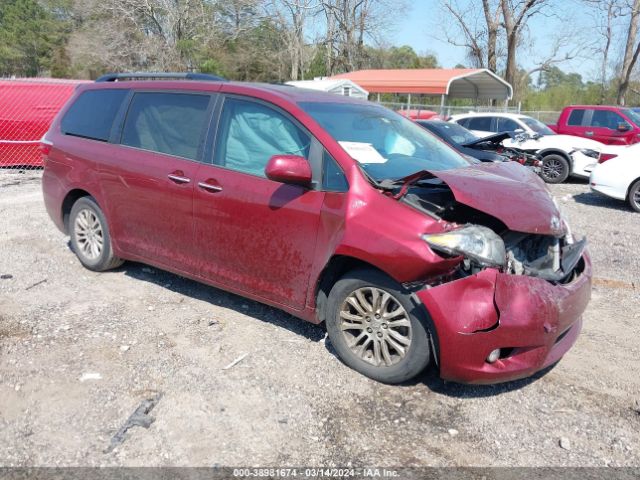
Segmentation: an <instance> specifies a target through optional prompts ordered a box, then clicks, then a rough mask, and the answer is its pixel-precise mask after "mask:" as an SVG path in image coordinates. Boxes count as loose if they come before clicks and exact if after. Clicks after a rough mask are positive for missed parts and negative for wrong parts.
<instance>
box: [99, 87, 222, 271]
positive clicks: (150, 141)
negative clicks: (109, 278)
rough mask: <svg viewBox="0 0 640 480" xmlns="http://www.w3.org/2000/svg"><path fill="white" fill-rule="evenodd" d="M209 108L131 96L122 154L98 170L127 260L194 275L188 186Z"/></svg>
mask: <svg viewBox="0 0 640 480" xmlns="http://www.w3.org/2000/svg"><path fill="white" fill-rule="evenodd" d="M212 104H213V96H212V95H210V94H208V93H197V92H189V93H187V92H166V91H157V90H156V91H137V92H134V93H132V98H131V101H130V104H129V106H128V109H127V111H126V113H124V114H123V115H122V119H121V123H122V131H121V133H120V135H119V143H120V145H121V146H120V148H118V151H117V154H116V155H115V156H114V158H113V160H112V161H111V162H109V163H105V164H103V165H102V166H101V169H100V175H101V182H102V184H103V190H104V192H105V194H106V195H107V198H108V205H109V216H110V218H111V219H112V223H113V226H112V229H113V232H114V237H115V238H116V241H117V243H118V245H119V246H120V248H121V249H123V250H124V251H125V252H126V253H127V254H129V255H132V256H136V257H140V258H142V259H145V260H148V261H149V262H150V263H155V264H159V265H161V266H167V267H170V268H174V269H179V270H184V271H190V270H192V267H193V264H194V262H195V261H194V256H193V252H192V250H191V244H192V240H193V189H194V180H195V175H196V171H197V169H198V166H199V161H200V159H201V157H202V152H203V144H204V138H205V134H206V128H207V126H208V124H209V118H210V114H211V109H212Z"/></svg>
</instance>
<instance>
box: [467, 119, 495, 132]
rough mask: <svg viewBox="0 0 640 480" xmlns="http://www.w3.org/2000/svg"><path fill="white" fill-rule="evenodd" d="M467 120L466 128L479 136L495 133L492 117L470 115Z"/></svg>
mask: <svg viewBox="0 0 640 480" xmlns="http://www.w3.org/2000/svg"><path fill="white" fill-rule="evenodd" d="M468 120H469V122H468V123H467V125H466V128H467V129H468V130H471V131H472V132H473V133H475V134H476V135H478V136H479V137H488V136H489V135H492V134H493V133H495V128H496V127H495V122H494V117H487V116H482V117H470V118H469V119H468Z"/></svg>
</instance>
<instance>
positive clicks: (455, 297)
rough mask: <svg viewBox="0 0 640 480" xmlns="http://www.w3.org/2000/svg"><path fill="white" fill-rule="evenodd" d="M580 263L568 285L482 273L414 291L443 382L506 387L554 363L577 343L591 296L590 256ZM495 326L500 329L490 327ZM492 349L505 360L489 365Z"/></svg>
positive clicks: (494, 271) (586, 256) (495, 273)
mask: <svg viewBox="0 0 640 480" xmlns="http://www.w3.org/2000/svg"><path fill="white" fill-rule="evenodd" d="M583 261H584V265H583V267H584V268H583V270H582V272H581V273H580V274H579V275H578V276H577V278H575V279H574V280H573V281H572V282H571V283H568V284H565V285H554V284H552V283H550V282H547V281H545V280H542V279H540V278H534V277H528V276H524V275H510V274H504V273H500V272H498V271H497V270H494V269H487V270H484V271H482V272H480V273H478V274H477V275H472V276H469V277H467V278H464V279H461V280H456V281H453V282H450V283H447V284H444V285H439V286H437V287H433V288H428V289H425V290H421V291H419V292H418V293H417V296H418V298H419V299H420V300H421V302H422V303H423V304H424V306H425V307H426V309H427V311H428V313H429V314H430V316H431V319H432V320H433V323H434V326H435V329H436V333H437V336H438V345H439V365H440V375H441V377H442V378H443V379H446V380H452V381H457V382H463V383H495V382H504V381H509V380H515V379H518V378H524V377H527V376H530V375H532V374H534V373H535V372H537V371H539V370H541V369H543V368H545V367H547V366H549V365H551V364H553V363H555V362H556V361H558V360H559V359H560V358H561V357H562V355H564V354H565V353H566V352H567V351H568V350H569V348H571V346H572V345H573V343H574V342H575V340H576V339H577V336H578V333H579V332H580V329H581V316H582V313H583V312H584V310H585V309H586V307H587V304H588V302H589V299H590V297H591V262H590V260H589V256H588V254H587V253H585V254H584V256H583ZM492 322H493V324H496V323H497V325H495V326H494V327H493V328H492V327H491V324H492ZM478 327H480V328H478ZM483 327H484V328H483ZM474 332H475V333H474ZM497 348H500V349H505V351H507V352H510V353H509V355H508V356H506V357H505V358H501V359H500V360H498V361H497V362H495V363H493V364H491V363H487V362H486V358H487V356H488V355H489V353H490V352H491V351H493V350H495V349H497Z"/></svg>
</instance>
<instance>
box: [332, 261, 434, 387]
mask: <svg viewBox="0 0 640 480" xmlns="http://www.w3.org/2000/svg"><path fill="white" fill-rule="evenodd" d="M360 289H364V290H360ZM372 289H376V291H377V292H378V293H380V292H386V293H387V294H389V295H390V296H391V298H390V299H389V300H387V302H388V303H386V304H385V308H384V309H382V308H380V307H381V304H382V300H381V301H380V302H378V308H377V309H373V310H371V312H372V313H371V318H369V319H368V320H367V319H364V317H363V320H362V321H358V322H354V323H351V322H349V325H358V328H356V329H343V328H342V327H343V326H344V323H343V322H346V320H343V319H342V317H341V312H343V313H345V314H348V315H350V316H357V315H358V314H357V310H356V309H355V308H354V307H353V305H352V304H347V299H348V298H351V300H354V297H351V296H352V295H353V296H355V292H356V291H358V292H360V293H361V294H362V295H365V296H366V295H367V293H366V292H367V291H369V293H371V295H373V294H374V293H375V292H374V290H372ZM371 298H372V297H367V299H368V300H371ZM379 298H381V299H384V298H386V297H384V295H381V296H380V297H379ZM372 304H373V302H370V303H369V305H372ZM396 307H402V308H403V309H404V313H403V314H402V316H395V317H393V316H391V312H390V311H389V309H392V310H391V311H393V312H396V311H398V308H396ZM343 309H351V311H353V312H356V314H355V315H354V314H353V313H349V311H344V310H343ZM374 311H376V312H378V313H380V315H377V314H376V315H377V316H376V318H373V317H374V313H373V312H374ZM383 311H384V312H386V313H385V314H384V315H383V314H382V312H383ZM326 313H327V315H326V326H327V332H328V334H329V338H330V340H331V344H332V345H333V346H334V347H335V349H336V351H337V352H338V355H339V356H340V359H341V360H342V361H343V362H344V363H345V364H346V365H348V366H349V367H351V368H353V369H354V370H356V371H358V372H360V373H362V374H363V375H366V376H367V377H369V378H372V379H374V380H377V381H379V382H383V383H389V384H395V383H402V382H405V381H407V380H409V379H411V378H413V377H415V376H416V375H418V374H419V373H420V372H422V371H423V370H424V369H425V368H426V367H427V365H429V361H430V359H431V348H430V342H429V330H428V328H427V326H426V323H427V322H426V320H425V319H424V318H422V317H423V315H424V314H423V313H422V311H421V310H419V308H418V307H417V306H416V305H415V304H414V302H413V301H412V299H411V297H410V295H409V294H408V293H407V292H406V291H404V289H403V288H402V287H401V286H400V285H399V284H398V283H397V282H395V281H394V280H393V279H391V278H390V277H388V276H387V275H385V274H384V273H382V272H379V271H377V270H372V269H371V270H370V269H362V270H354V271H351V272H349V273H347V274H346V275H344V276H343V277H342V278H341V279H340V280H338V281H337V282H336V283H335V285H334V286H333V288H332V289H331V292H330V293H329V298H328V299H327V312H326ZM385 315H386V316H387V317H388V320H386V319H385V318H384V316H385ZM407 320H408V321H407ZM365 322H369V323H365ZM386 322H388V323H386ZM401 323H403V324H407V326H406V327H402V326H393V324H395V325H399V324H401ZM359 325H363V328H360V327H359ZM365 326H366V328H365ZM409 326H410V328H409ZM369 329H370V330H371V333H368V332H366V330H369ZM356 334H358V335H356ZM392 334H393V335H394V336H393V337H392V336H391V335H392ZM360 335H365V337H364V338H363V341H362V342H360V343H358V342H355V339H356V338H355V337H356V336H360ZM397 335H400V336H401V337H402V336H405V339H404V341H405V342H406V341H407V339H408V340H409V343H408V345H407V344H406V343H401V342H400V341H399V340H398V341H397V340H396V339H397V338H399V337H398V336H397ZM389 339H391V340H389ZM349 343H351V345H352V346H353V345H361V344H362V343H367V344H368V345H369V346H370V347H371V351H366V352H365V350H367V349H363V353H362V354H360V355H358V354H356V352H354V351H353V350H352V348H355V347H352V346H350V345H349ZM376 343H377V344H378V346H377V347H375V344H376ZM393 343H395V344H397V345H399V346H400V347H403V349H404V352H403V353H401V352H400V351H399V350H395V349H394V347H393V346H392V344H393ZM383 344H385V345H383ZM405 345H406V348H404V347H405ZM383 350H386V352H385V353H386V355H387V356H386V357H384V358H381V357H383V356H384V353H382V351H383ZM374 351H375V352H377V353H374ZM369 353H370V355H368V354H369ZM376 354H377V355H378V357H379V358H380V360H381V361H382V364H380V363H378V364H377V365H376V364H374V363H373V362H376V357H375V355H376ZM387 362H389V363H387Z"/></svg>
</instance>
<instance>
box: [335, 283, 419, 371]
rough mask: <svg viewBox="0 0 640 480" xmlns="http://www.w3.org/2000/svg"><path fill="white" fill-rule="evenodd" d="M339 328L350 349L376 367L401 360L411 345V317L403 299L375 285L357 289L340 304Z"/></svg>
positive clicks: (387, 365) (390, 364)
mask: <svg viewBox="0 0 640 480" xmlns="http://www.w3.org/2000/svg"><path fill="white" fill-rule="evenodd" d="M339 315H340V322H339V324H340V330H341V331H342V334H343V335H344V337H345V339H346V341H347V345H348V346H349V348H350V349H351V352H352V353H353V354H354V355H356V356H357V357H358V358H360V359H362V360H364V361H365V362H367V363H369V364H371V365H374V366H376V367H380V366H386V367H390V366H392V365H395V364H397V363H398V362H400V361H401V360H402V359H403V358H404V357H405V356H406V354H407V351H408V349H409V346H410V345H411V320H410V318H409V314H408V313H407V311H406V310H405V308H404V307H403V306H402V305H401V304H400V302H399V301H398V300H397V299H396V298H395V297H394V296H393V295H391V294H389V293H388V292H386V291H384V290H381V289H379V288H375V287H363V288H359V289H358V290H355V291H354V292H352V293H351V294H350V295H348V296H347V298H346V299H345V300H344V302H343V303H342V306H341V308H340V313H339Z"/></svg>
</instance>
